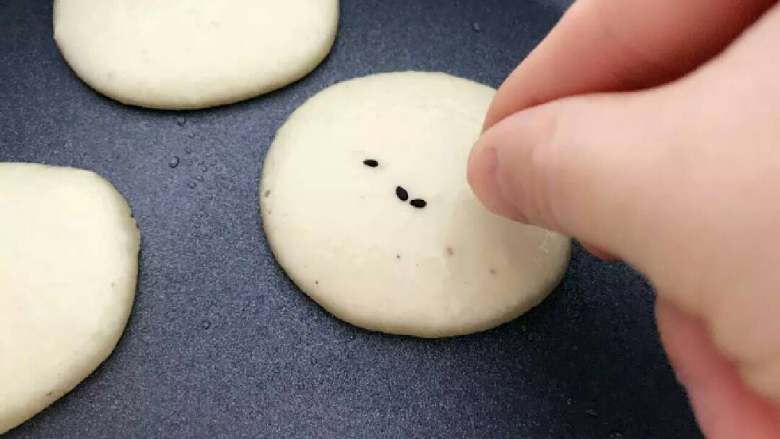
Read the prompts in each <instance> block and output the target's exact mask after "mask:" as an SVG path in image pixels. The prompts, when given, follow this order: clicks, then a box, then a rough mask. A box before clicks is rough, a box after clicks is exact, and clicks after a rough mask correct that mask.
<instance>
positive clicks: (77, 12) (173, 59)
mask: <svg viewBox="0 0 780 439" xmlns="http://www.w3.org/2000/svg"><path fill="white" fill-rule="evenodd" d="M338 16H339V2H338V0H283V1H282V0H232V1H229V2H224V1H212V0H165V1H161V0H112V1H106V0H55V1H54V38H55V40H56V41H57V45H58V46H59V48H60V50H61V51H62V54H63V56H64V57H65V60H66V61H67V62H68V64H70V66H71V67H72V68H73V70H74V71H75V72H76V74H77V75H78V76H79V77H80V78H81V79H82V80H84V82H86V83H87V84H89V85H90V86H91V87H93V88H94V89H96V90H97V91H99V92H100V93H103V94H104V95H106V96H108V97H111V98H113V99H116V100H118V101H120V102H122V103H125V104H130V105H138V106H142V107H149V108H158V109H196V108H206V107H212V106H216V105H222V104H229V103H233V102H237V101H241V100H244V99H247V98H251V97H254V96H258V95H261V94H263V93H267V92H269V91H271V90H275V89H277V88H280V87H283V86H285V85H287V84H290V83H291V82H294V81H296V80H298V79H300V78H302V77H303V76H305V75H306V74H308V73H309V72H311V71H312V70H314V68H315V67H316V66H317V65H318V64H319V63H320V62H321V61H322V60H323V59H324V58H325V57H326V56H327V54H328V52H329V51H330V48H331V46H332V45H333V41H334V39H335V37H336V29H337V27H338Z"/></svg>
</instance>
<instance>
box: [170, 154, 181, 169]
mask: <svg viewBox="0 0 780 439" xmlns="http://www.w3.org/2000/svg"><path fill="white" fill-rule="evenodd" d="M179 163H181V159H180V158H179V156H177V155H175V156H173V158H172V159H171V161H169V162H168V166H169V167H170V168H171V169H176V167H177V166H179Z"/></svg>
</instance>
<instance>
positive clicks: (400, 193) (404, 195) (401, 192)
mask: <svg viewBox="0 0 780 439" xmlns="http://www.w3.org/2000/svg"><path fill="white" fill-rule="evenodd" d="M395 195H396V196H397V197H398V199H399V200H401V201H406V200H408V199H409V192H406V189H404V188H402V187H401V186H398V187H397V188H395Z"/></svg>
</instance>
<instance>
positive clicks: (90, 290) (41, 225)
mask: <svg viewBox="0 0 780 439" xmlns="http://www.w3.org/2000/svg"><path fill="white" fill-rule="evenodd" d="M139 239H140V238H139V234H138V229H137V228H136V225H135V221H134V220H133V218H132V216H131V213H130V208H129V207H128V205H127V202H126V201H125V199H124V198H123V197H122V196H121V195H120V194H119V193H118V192H117V191H116V189H114V187H113V186H112V185H111V184H110V183H108V182H107V181H106V180H104V179H102V178H100V177H98V176H97V175H95V174H94V173H92V172H87V171H80V170H76V169H70V168H55V167H49V166H42V165H32V164H16V163H0V243H2V245H0V434H2V433H4V432H6V431H8V430H9V429H11V428H14V427H15V426H17V425H19V424H21V423H22V422H24V421H26V420H27V419H29V418H31V417H32V416H33V415H35V414H36V413H38V412H40V411H41V410H43V409H44V408H46V407H47V406H49V405H50V404H51V403H53V402H54V401H56V400H57V399H59V398H60V397H62V396H63V395H65V394H66V393H68V392H69V391H70V390H71V389H73V388H74V387H75V386H76V385H77V384H78V383H79V382H81V381H82V380H83V379H84V378H86V377H87V376H88V375H89V374H90V373H92V371H93V370H95V368H96V367H97V366H98V365H99V364H100V363H102V362H103V361H104V360H105V359H106V358H107V357H108V356H109V355H110V354H111V351H112V350H113V349H114V346H116V343H117V341H118V340H119V338H120V336H121V335H122V331H123V330H124V328H125V324H126V323H127V319H128V316H129V314H130V309H131V307H132V305H133V299H134V297H135V288H136V278H137V273H138V250H139Z"/></svg>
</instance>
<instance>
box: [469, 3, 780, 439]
mask: <svg viewBox="0 0 780 439" xmlns="http://www.w3.org/2000/svg"><path fill="white" fill-rule="evenodd" d="M468 172H469V175H468V176H469V182H470V183H471V186H472V188H473V189H474V192H475V193H476V194H477V196H478V197H479V198H480V199H481V200H482V202H483V203H484V204H485V205H486V206H487V207H488V208H489V209H490V210H492V211H494V212H496V213H498V214H501V215H504V216H507V217H509V218H512V219H515V220H518V221H523V222H527V223H531V224H536V225H540V226H543V227H546V228H549V229H553V230H557V231H559V232H562V233H565V234H567V235H570V236H573V237H575V238H577V239H579V240H580V241H581V242H583V243H584V245H585V246H586V247H587V248H588V249H589V250H591V252H592V253H594V254H595V255H597V256H599V257H602V258H610V259H611V258H617V259H622V260H625V261H626V262H628V263H630V264H631V265H633V266H634V267H636V268H637V269H638V270H639V271H641V272H642V273H643V274H644V275H645V276H647V278H648V279H649V280H650V282H651V283H652V284H653V286H654V287H655V289H656V291H657V293H658V303H657V306H656V315H657V319H658V327H659V330H660V332H661V339H662V341H663V344H664V347H665V348H666V351H667V353H668V355H669V358H670V360H671V362H672V365H673V366H674V368H675V371H676V372H677V376H678V378H679V379H680V381H681V383H682V384H683V385H684V386H685V388H686V390H687V392H688V395H689V397H690V400H691V404H692V407H693V409H694V412H695V414H696V417H697V420H698V422H699V425H700V426H701V429H702V431H703V432H704V434H705V435H706V436H707V437H710V438H737V437H738V438H746V439H763V438H767V439H769V438H778V437H780V5H776V1H775V0H685V1H681V0H623V1H616V0H579V1H578V2H577V3H575V4H574V5H573V6H572V8H571V9H570V10H569V11H568V12H567V13H566V14H565V15H564V17H563V18H562V20H561V21H560V23H559V24H558V25H557V26H556V27H555V29H554V30H553V31H552V32H551V34H550V35H549V36H548V37H547V38H546V39H545V40H544V41H543V42H542V43H541V44H540V46H539V47H538V48H537V49H536V50H535V51H534V52H532V53H531V54H530V55H529V56H528V57H527V58H526V59H525V61H523V63H522V64H521V65H520V66H519V67H518V68H517V69H516V70H515V71H514V72H513V73H512V74H511V75H510V76H509V78H508V79H507V80H506V82H505V83H504V84H503V85H502V86H501V88H500V89H499V92H498V94H497V95H496V97H495V100H494V101H493V104H492V106H491V108H490V110H489V112H488V115H487V117H486V120H485V131H484V133H483V135H482V137H481V138H480V139H479V141H478V142H477V144H476V145H475V147H474V150H473V151H472V154H471V158H470V159H469V171H468ZM616 391H620V389H616ZM625 391H628V390H625Z"/></svg>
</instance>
